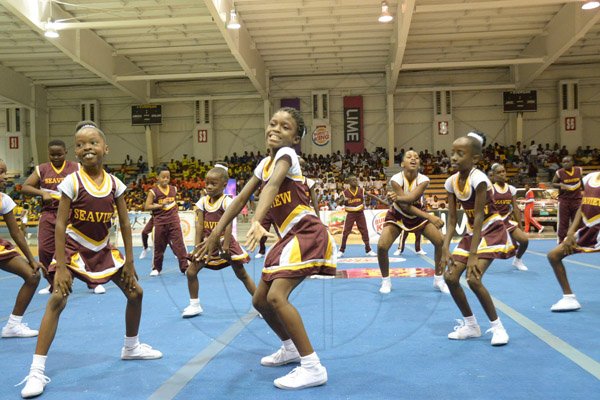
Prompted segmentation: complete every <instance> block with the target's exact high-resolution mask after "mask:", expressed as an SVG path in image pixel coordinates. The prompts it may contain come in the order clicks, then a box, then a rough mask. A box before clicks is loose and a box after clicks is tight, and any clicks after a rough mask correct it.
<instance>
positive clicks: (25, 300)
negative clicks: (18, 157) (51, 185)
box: [0, 160, 42, 338]
mask: <svg viewBox="0 0 600 400" xmlns="http://www.w3.org/2000/svg"><path fill="white" fill-rule="evenodd" d="M6 170H7V168H6V163H5V162H4V161H3V160H0V215H2V217H3V218H4V222H5V223H6V227H7V228H8V232H9V233H10V237H12V239H13V240H14V241H15V243H16V244H17V247H19V249H20V250H21V251H22V252H23V254H24V255H25V257H23V256H21V255H20V254H19V252H18V251H17V249H15V247H14V246H13V245H12V244H11V243H10V242H9V241H8V240H4V239H2V238H0V269H2V270H4V271H6V272H10V273H11V274H15V275H18V276H19V277H20V278H21V279H23V285H22V286H21V289H19V293H18V294H17V299H16V301H15V305H14V307H13V310H12V313H11V314H10V317H8V322H7V323H6V325H5V326H4V327H3V328H2V337H3V338H17V337H33V336H37V334H38V331H36V330H34V329H31V328H29V327H28V326H27V324H24V323H23V322H22V321H23V314H25V310H26V309H27V306H28V305H29V303H30V302H31V299H32V298H33V295H34V294H35V289H36V288H37V286H38V284H39V283H40V273H39V269H40V267H42V264H41V263H39V262H37V261H36V260H35V258H33V254H31V250H29V247H28V246H27V240H26V239H25V236H23V232H22V231H21V230H20V229H19V224H18V223H17V220H16V218H15V215H14V214H13V209H14V208H15V206H16V204H15V202H14V201H13V199H11V198H10V196H7V195H6V194H4V193H3V192H4V187H5V185H6V181H5V177H6Z"/></svg>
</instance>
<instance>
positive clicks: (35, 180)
mask: <svg viewBox="0 0 600 400" xmlns="http://www.w3.org/2000/svg"><path fill="white" fill-rule="evenodd" d="M66 155H67V146H66V144H65V142H63V141H62V140H51V141H50V142H49V143H48V159H49V160H50V161H49V162H47V163H43V164H40V165H38V166H36V167H35V169H34V170H33V172H32V173H31V175H29V177H28V178H27V179H26V180H25V183H23V188H22V189H21V191H22V192H23V193H25V194H28V195H30V196H39V197H41V198H42V216H41V217H40V221H39V223H38V252H39V259H40V262H41V263H42V264H43V265H44V267H45V268H46V269H48V266H50V262H51V261H52V257H53V256H54V231H55V228H56V212H57V210H58V201H59V200H60V193H59V192H58V190H57V187H58V185H59V184H60V183H61V182H62V181H63V180H64V179H65V177H66V176H67V175H69V174H70V173H72V172H75V171H78V170H79V164H78V163H76V162H73V161H68V160H66ZM88 287H89V288H90V289H91V290H92V291H93V292H94V293H96V294H103V293H105V292H106V289H105V288H104V286H102V285H88ZM50 289H51V286H50V285H48V286H47V287H45V288H44V289H42V290H40V291H39V294H50Z"/></svg>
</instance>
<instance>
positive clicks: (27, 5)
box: [0, 0, 147, 102]
mask: <svg viewBox="0 0 600 400" xmlns="http://www.w3.org/2000/svg"><path fill="white" fill-rule="evenodd" d="M0 2H1V3H2V5H3V6H4V7H5V8H6V9H7V10H8V11H10V12H11V13H12V14H14V15H15V16H16V17H17V18H19V19H20V20H21V21H23V22H24V23H25V24H27V25H28V26H29V27H31V28H32V29H33V30H34V31H35V32H37V33H39V34H41V35H43V33H44V25H45V22H42V21H46V19H47V18H48V17H49V15H50V13H49V10H47V9H43V8H42V7H43V6H44V5H48V4H51V3H49V2H46V3H44V2H37V1H29V0H0ZM52 13H53V14H52V15H53V17H54V18H55V19H72V18H74V17H73V15H71V14H69V13H67V12H65V11H64V10H62V9H61V8H60V7H58V6H55V7H54V8H53V10H52ZM48 42H49V43H51V44H52V45H54V46H55V47H56V48H57V49H59V50H60V51H62V52H63V53H64V54H65V55H67V56H68V57H69V58H71V59H72V60H73V61H75V62H76V63H78V64H79V65H81V66H83V67H84V68H85V69H87V70H88V71H90V72H92V73H94V74H95V75H97V76H99V77H101V78H102V79H104V80H105V81H106V82H108V83H110V84H112V85H114V86H115V87H117V88H118V89H120V90H121V91H123V92H124V93H127V94H128V95H130V96H131V97H133V98H134V99H136V100H138V101H140V102H145V100H146V97H147V95H146V83H145V82H124V83H120V82H117V81H116V80H115V79H114V75H119V74H123V75H131V74H133V73H138V74H139V73H141V72H142V71H141V70H140V69H139V68H138V67H137V66H136V65H135V64H133V63H132V62H131V61H129V60H127V59H126V58H125V57H123V56H117V57H113V53H114V49H113V48H112V46H110V45H109V44H108V43H106V42H105V41H104V40H103V39H102V38H100V37H99V36H98V35H96V34H95V33H94V32H93V31H91V30H89V29H79V30H75V31H64V32H62V33H61V35H60V37H59V38H56V39H48Z"/></svg>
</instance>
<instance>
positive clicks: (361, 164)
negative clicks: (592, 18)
mask: <svg viewBox="0 0 600 400" xmlns="http://www.w3.org/2000/svg"><path fill="white" fill-rule="evenodd" d="M395 150H396V151H395V159H394V161H395V163H396V164H399V163H400V161H401V160H402V158H403V156H404V153H405V151H408V150H413V149H412V148H409V149H408V150H405V149H404V148H401V149H400V150H397V149H395ZM568 154H569V152H568V151H567V149H566V146H562V147H560V146H559V145H558V144H557V143H555V144H554V145H552V146H551V145H550V144H549V143H546V144H545V145H542V144H541V143H540V144H537V143H535V141H531V143H530V145H525V144H522V143H521V142H517V143H516V144H515V145H510V146H502V145H500V144H498V143H493V144H490V145H488V146H487V147H486V148H485V149H484V157H483V158H482V161H481V164H480V165H479V167H480V168H481V169H482V170H484V171H487V170H488V169H489V168H490V166H491V164H493V163H495V162H498V163H502V164H504V165H505V167H506V168H507V169H510V170H512V171H515V173H514V174H513V176H512V178H511V183H512V184H513V185H515V186H522V185H523V184H525V183H529V184H532V183H534V184H535V183H537V182H538V181H549V180H551V179H552V176H553V175H554V173H555V171H556V170H558V169H559V168H560V163H561V160H562V158H563V157H564V156H565V155H568ZM572 155H573V157H574V160H575V165H580V166H584V165H600V151H599V150H598V149H591V148H590V146H587V147H586V148H583V147H579V148H578V149H577V150H576V152H575V153H574V154H572ZM419 156H420V159H421V168H422V172H423V173H424V174H425V175H428V176H436V175H437V176H441V177H445V176H448V175H449V174H452V173H453V172H454V171H453V170H452V167H451V163H450V157H449V155H448V153H447V152H446V150H440V151H436V152H435V153H430V152H429V151H428V150H423V151H420V152H419ZM263 157H264V154H261V152H260V151H259V152H256V153H254V152H251V151H250V152H248V151H244V153H243V154H240V155H238V154H237V153H233V154H232V155H230V156H227V157H225V158H223V159H222V160H219V162H222V163H224V164H226V165H227V166H228V168H229V175H230V178H232V179H235V180H236V185H237V190H238V191H239V190H241V188H242V187H243V186H244V185H245V183H246V181H247V180H248V179H249V178H250V177H251V176H252V173H253V170H254V167H255V166H256V165H257V164H258V162H259V161H260V160H261V159H262V158H263ZM302 158H303V159H304V161H305V163H304V165H303V172H304V175H306V176H308V177H310V178H312V179H313V180H315V181H316V186H315V190H316V192H317V198H318V202H319V208H320V209H321V210H335V209H338V208H340V206H339V204H338V200H339V198H340V196H341V194H342V191H343V189H344V184H345V181H346V179H347V178H348V176H349V175H355V176H356V177H357V178H358V180H359V184H360V186H361V187H363V188H364V189H365V190H366V191H367V192H369V193H371V194H373V195H375V196H379V197H385V192H386V181H387V177H386V168H385V166H386V164H387V151H386V150H385V149H383V148H376V149H375V150H374V151H373V152H368V151H366V150H365V151H364V152H362V153H347V154H343V153H342V152H340V151H337V152H335V153H332V154H327V155H323V154H319V155H317V154H302ZM165 164H166V165H167V166H168V167H169V169H170V171H171V177H172V182H171V184H173V185H175V186H176V187H177V188H178V190H179V198H180V209H181V210H191V209H193V204H194V203H195V202H196V201H197V200H198V199H199V198H200V197H201V196H202V195H203V193H204V192H203V189H204V186H205V183H204V176H205V175H206V173H207V172H208V170H210V169H211V168H212V167H213V165H214V163H213V162H205V161H202V160H198V159H196V158H194V157H188V156H187V155H185V154H184V156H183V158H182V159H180V160H174V159H171V160H170V161H169V162H167V163H165ZM109 171H110V172H112V173H113V174H115V175H116V176H117V177H118V178H119V179H121V180H122V181H124V182H125V183H126V184H127V185H128V187H129V190H128V192H127V195H126V201H127V206H128V208H129V209H130V210H132V211H141V210H143V208H144V202H145V200H146V195H147V193H148V190H149V188H150V187H151V186H152V185H154V183H155V181H156V174H155V172H154V171H153V170H152V169H149V168H148V165H147V163H146V162H145V161H144V159H143V157H142V156H140V157H139V159H138V161H137V162H134V161H133V160H132V159H131V158H130V157H129V155H127V156H126V158H125V160H124V162H123V163H122V164H119V165H112V166H110V167H109ZM16 189H17V190H13V191H12V192H11V191H10V190H9V191H8V192H9V194H10V195H11V196H12V197H13V198H14V199H15V200H16V201H17V202H18V203H21V202H23V201H24V199H23V198H22V195H21V194H20V193H19V191H18V187H17V188H16ZM258 195H259V193H257V196H258ZM439 197H440V198H438V196H428V197H427V199H426V200H427V203H428V204H429V207H430V208H431V209H436V208H443V207H445V198H444V197H443V196H439ZM26 201H27V203H28V204H29V208H30V210H31V219H32V220H35V219H36V216H37V215H39V211H40V209H41V204H40V202H39V199H27V200H26ZM366 206H367V208H385V207H386V205H385V204H382V203H380V202H378V201H377V200H376V199H374V198H371V197H367V198H366ZM248 208H249V210H252V209H253V204H252V200H251V202H250V204H249V205H248Z"/></svg>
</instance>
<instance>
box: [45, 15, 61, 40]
mask: <svg viewBox="0 0 600 400" xmlns="http://www.w3.org/2000/svg"><path fill="white" fill-rule="evenodd" d="M44 28H45V30H44V36H46V37H47V38H50V39H56V38H57V37H60V35H59V34H58V32H57V31H56V24H55V23H54V22H53V21H52V20H51V19H50V18H48V22H46V25H45V27H44Z"/></svg>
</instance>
